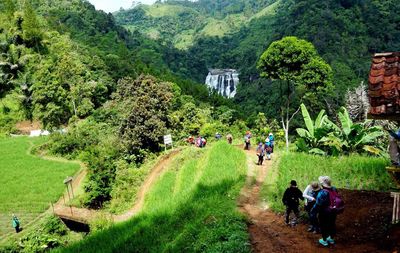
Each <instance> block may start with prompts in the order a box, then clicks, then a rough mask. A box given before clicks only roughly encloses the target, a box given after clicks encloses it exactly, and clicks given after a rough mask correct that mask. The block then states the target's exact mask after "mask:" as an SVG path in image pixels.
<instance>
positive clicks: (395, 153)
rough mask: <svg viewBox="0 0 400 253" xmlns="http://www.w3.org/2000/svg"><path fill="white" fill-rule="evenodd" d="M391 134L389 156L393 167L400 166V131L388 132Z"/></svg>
mask: <svg viewBox="0 0 400 253" xmlns="http://www.w3.org/2000/svg"><path fill="white" fill-rule="evenodd" d="M388 131H389V134H390V138H389V155H390V160H391V162H392V165H394V166H400V161H399V153H400V152H399V144H398V141H399V140H400V130H398V131H397V132H394V131H392V130H388Z"/></svg>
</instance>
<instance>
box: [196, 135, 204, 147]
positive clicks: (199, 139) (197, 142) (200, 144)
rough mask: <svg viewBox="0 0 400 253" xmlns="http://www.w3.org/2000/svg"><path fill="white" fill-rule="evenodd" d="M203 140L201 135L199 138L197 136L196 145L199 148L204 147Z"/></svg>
mask: <svg viewBox="0 0 400 253" xmlns="http://www.w3.org/2000/svg"><path fill="white" fill-rule="evenodd" d="M202 144H203V143H202V141H201V136H200V135H199V136H198V137H197V138H196V147H198V148H201V147H202Z"/></svg>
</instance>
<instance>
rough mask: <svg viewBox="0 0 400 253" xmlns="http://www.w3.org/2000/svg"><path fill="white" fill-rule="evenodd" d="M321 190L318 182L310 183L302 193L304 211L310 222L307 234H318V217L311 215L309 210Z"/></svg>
mask: <svg viewBox="0 0 400 253" xmlns="http://www.w3.org/2000/svg"><path fill="white" fill-rule="evenodd" d="M320 190H321V187H320V186H319V184H318V182H312V183H311V184H309V185H308V186H307V187H306V189H305V190H304V192H303V197H304V199H305V201H306V202H305V206H304V210H306V211H307V213H308V218H309V220H310V227H309V228H308V230H307V231H308V232H313V233H319V232H320V229H319V224H318V217H316V216H314V215H312V213H311V209H312V208H313V206H314V204H315V201H316V199H317V196H318V193H319V191H320Z"/></svg>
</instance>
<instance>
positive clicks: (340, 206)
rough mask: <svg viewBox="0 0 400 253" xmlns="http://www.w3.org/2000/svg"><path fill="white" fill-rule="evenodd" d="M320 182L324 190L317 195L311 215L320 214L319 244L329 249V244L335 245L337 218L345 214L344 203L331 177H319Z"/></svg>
mask: <svg viewBox="0 0 400 253" xmlns="http://www.w3.org/2000/svg"><path fill="white" fill-rule="evenodd" d="M319 182H320V183H321V186H322V190H321V191H320V192H319V193H318V195H317V199H316V202H315V205H314V207H313V208H312V210H311V213H312V215H317V214H318V218H319V225H320V229H321V234H322V238H321V239H319V241H318V242H319V243H320V244H321V245H322V246H324V247H327V246H329V244H335V240H334V239H333V237H334V236H335V234H336V216H337V215H338V214H340V213H342V212H343V210H344V202H343V200H342V198H341V197H340V196H339V194H338V192H337V190H336V188H335V187H333V186H332V184H331V179H330V177H328V176H322V177H319Z"/></svg>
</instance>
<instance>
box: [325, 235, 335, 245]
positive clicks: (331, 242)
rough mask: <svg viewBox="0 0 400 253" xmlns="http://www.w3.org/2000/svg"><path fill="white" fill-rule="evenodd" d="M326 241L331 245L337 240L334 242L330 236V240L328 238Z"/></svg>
mask: <svg viewBox="0 0 400 253" xmlns="http://www.w3.org/2000/svg"><path fill="white" fill-rule="evenodd" d="M326 241H327V242H328V243H329V244H335V240H333V239H332V238H331V237H330V236H328V238H326Z"/></svg>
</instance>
